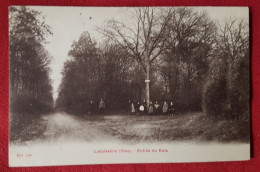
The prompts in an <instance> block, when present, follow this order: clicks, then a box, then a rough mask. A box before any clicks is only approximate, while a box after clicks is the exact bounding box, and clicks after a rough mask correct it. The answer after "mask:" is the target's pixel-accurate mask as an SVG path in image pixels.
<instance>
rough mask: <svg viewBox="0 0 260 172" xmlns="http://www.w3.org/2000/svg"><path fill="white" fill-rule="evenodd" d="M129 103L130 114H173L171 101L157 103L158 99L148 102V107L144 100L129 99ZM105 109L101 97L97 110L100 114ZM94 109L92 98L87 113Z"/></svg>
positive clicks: (91, 112)
mask: <svg viewBox="0 0 260 172" xmlns="http://www.w3.org/2000/svg"><path fill="white" fill-rule="evenodd" d="M129 104H130V112H131V114H137V115H142V114H150V115H153V114H154V115H159V114H170V115H173V114H174V104H173V101H171V102H170V103H169V104H168V103H167V102H166V101H164V102H163V104H159V103H158V101H155V103H154V104H153V102H150V103H149V107H148V108H147V106H146V102H145V101H144V103H140V102H137V103H135V102H133V101H130V100H129ZM105 109H106V103H105V101H104V99H103V98H101V99H100V101H99V104H98V111H99V113H101V114H104V113H105ZM95 110H96V107H95V105H94V102H93V100H90V102H89V104H88V114H89V115H92V114H93V113H94V112H95Z"/></svg>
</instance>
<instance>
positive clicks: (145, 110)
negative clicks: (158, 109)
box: [143, 100, 149, 114]
mask: <svg viewBox="0 0 260 172" xmlns="http://www.w3.org/2000/svg"><path fill="white" fill-rule="evenodd" d="M143 106H144V114H146V113H148V109H149V108H148V109H147V107H146V101H145V100H144V102H143Z"/></svg>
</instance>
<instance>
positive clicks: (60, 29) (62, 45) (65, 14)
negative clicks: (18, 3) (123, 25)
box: [30, 6, 248, 99]
mask: <svg viewBox="0 0 260 172" xmlns="http://www.w3.org/2000/svg"><path fill="white" fill-rule="evenodd" d="M30 8H32V9H34V10H37V11H39V12H41V13H42V16H44V17H45V22H46V24H48V25H49V26H50V27H51V30H52V32H53V35H52V36H48V37H47V42H48V44H46V46H45V47H46V49H47V51H48V52H49V53H50V54H51V56H52V62H51V64H50V68H51V73H50V77H51V80H52V86H53V97H54V99H56V98H57V96H58V87H59V85H60V83H61V79H62V74H61V72H62V69H63V64H64V62H65V61H66V60H68V59H69V57H68V52H69V50H70V48H71V45H72V43H73V41H77V40H78V39H79V36H80V34H81V33H83V32H84V31H88V32H89V33H90V35H91V36H92V37H94V38H95V40H96V41H99V40H101V39H102V35H101V34H100V33H98V32H97V31H96V30H97V27H98V26H101V25H103V24H104V23H105V21H107V20H109V19H111V18H115V19H117V20H121V21H122V20H127V18H128V17H129V16H127V14H126V13H125V11H126V10H127V8H125V7H46V6H45V7H44V6H31V7H30ZM196 9H197V10H205V11H207V12H208V14H209V16H210V17H211V18H212V19H213V20H216V21H219V22H220V23H221V22H223V21H224V20H225V19H229V18H232V17H235V18H238V19H244V20H245V21H248V8H243V7H196Z"/></svg>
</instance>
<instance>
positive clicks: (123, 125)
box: [85, 112, 250, 142]
mask: <svg viewBox="0 0 260 172" xmlns="http://www.w3.org/2000/svg"><path fill="white" fill-rule="evenodd" d="M85 120H86V121H89V124H90V125H92V126H93V127H97V128H99V130H102V131H103V132H104V133H107V134H108V135H111V136H114V137H116V138H118V139H123V140H130V141H132V142H140V141H148V142H149V141H184V140H191V141H218V142H232V141H233V142H248V141H249V139H250V138H249V137H250V133H249V125H248V123H249V122H246V121H245V122H239V121H230V120H220V119H216V118H211V117H207V116H205V115H203V113H202V112H195V113H185V114H178V115H175V116H166V115H158V116H137V115H134V116H132V115H127V116H120V115H109V116H98V117H86V118H85Z"/></svg>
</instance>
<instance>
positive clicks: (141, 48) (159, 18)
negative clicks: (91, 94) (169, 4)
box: [100, 7, 172, 107]
mask: <svg viewBox="0 0 260 172" xmlns="http://www.w3.org/2000/svg"><path fill="white" fill-rule="evenodd" d="M132 12H133V21H132V22H131V23H127V22H120V21H116V20H110V21H109V22H108V23H107V25H106V27H105V29H100V31H101V33H103V34H104V35H105V36H108V37H109V38H111V39H112V40H114V41H115V42H116V43H117V44H119V45H120V46H122V47H123V48H125V49H127V50H128V53H129V54H130V55H131V57H132V58H134V59H135V60H136V61H137V62H138V63H139V65H141V67H142V70H143V72H144V74H145V76H146V94H145V95H146V103H147V107H148V106H149V102H150V79H151V64H152V63H153V62H154V61H155V59H156V58H157V57H158V56H159V55H160V54H161V53H162V52H163V51H164V49H165V46H164V44H165V42H166V39H167V34H168V32H167V27H166V26H167V25H168V23H169V21H170V18H171V15H172V8H167V9H166V8H151V7H145V8H137V9H134V10H133V11H132Z"/></svg>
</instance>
